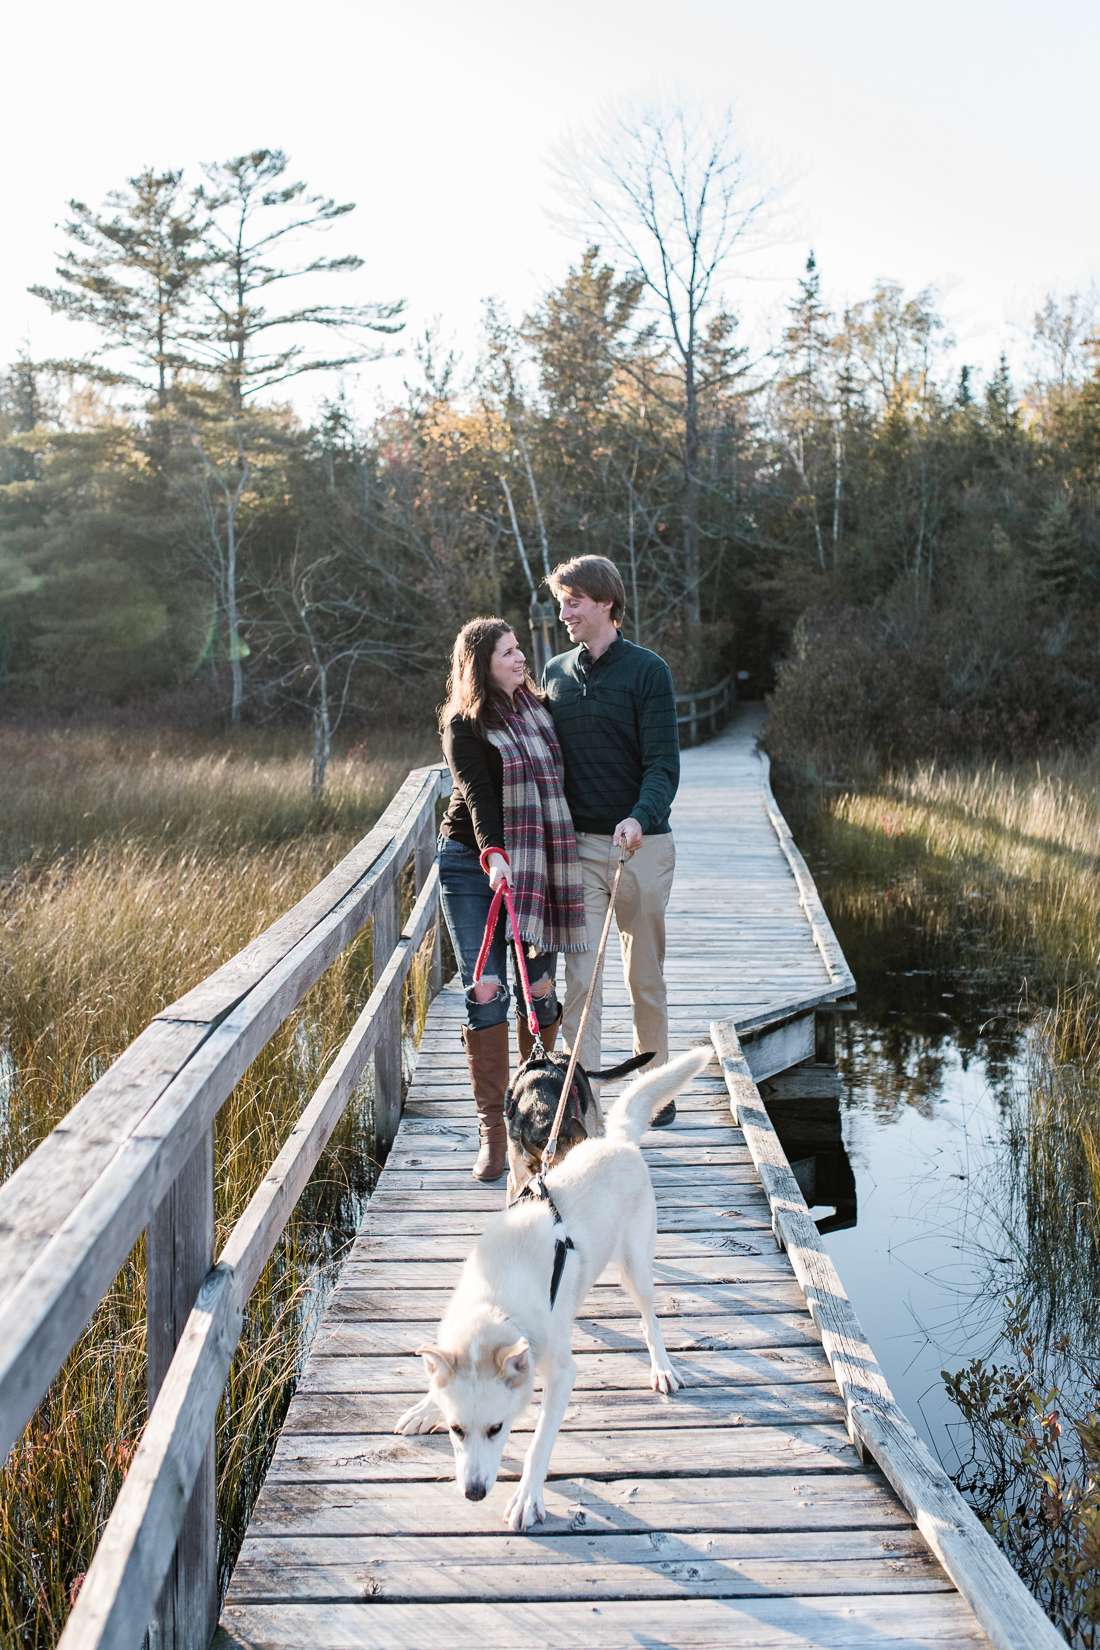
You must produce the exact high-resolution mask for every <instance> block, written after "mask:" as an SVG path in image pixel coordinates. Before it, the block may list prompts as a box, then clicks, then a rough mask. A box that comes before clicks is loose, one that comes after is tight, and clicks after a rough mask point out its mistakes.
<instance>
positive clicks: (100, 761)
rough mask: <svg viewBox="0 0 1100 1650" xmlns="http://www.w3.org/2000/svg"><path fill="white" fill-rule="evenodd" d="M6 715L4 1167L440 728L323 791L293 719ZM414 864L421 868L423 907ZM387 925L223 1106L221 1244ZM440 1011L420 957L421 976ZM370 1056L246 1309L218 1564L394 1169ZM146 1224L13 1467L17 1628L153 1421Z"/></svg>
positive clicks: (0, 1033)
mask: <svg viewBox="0 0 1100 1650" xmlns="http://www.w3.org/2000/svg"><path fill="white" fill-rule="evenodd" d="M176 743H177V748H172V742H171V741H167V740H165V741H160V742H159V743H158V742H157V741H156V740H154V739H151V738H149V737H146V736H133V737H132V736H127V737H118V736H115V735H108V734H99V733H94V732H91V733H90V732H87V731H81V732H79V733H74V734H66V733H64V732H56V733H49V734H39V733H35V734H26V733H18V734H17V733H13V732H12V731H11V730H6V729H5V730H2V731H0V786H2V788H3V794H4V798H5V806H4V810H3V817H2V819H0V870H2V873H3V884H2V886H0V1054H2V1056H3V1062H2V1064H0V1174H2V1175H3V1176H5V1177H6V1176H7V1175H9V1174H10V1173H11V1172H12V1171H13V1170H14V1169H15V1168H16V1167H17V1166H18V1164H19V1163H20V1162H22V1160H23V1159H24V1158H25V1157H26V1156H27V1154H28V1153H29V1152H31V1151H32V1150H33V1149H34V1147H35V1146H36V1145H37V1144H38V1142H39V1141H40V1140H41V1139H43V1138H44V1136H45V1135H46V1134H47V1133H48V1132H49V1131H50V1129H51V1128H53V1127H54V1126H55V1125H56V1123H57V1122H58V1121H59V1120H60V1119H61V1118H62V1117H63V1116H64V1115H65V1113H66V1112H67V1111H68V1110H69V1109H70V1108H71V1107H72V1106H73V1105H74V1104H75V1103H76V1102H77V1100H79V1099H80V1097H81V1096H82V1095H83V1094H84V1093H85V1092H86V1090H87V1089H88V1088H89V1087H90V1085H91V1084H92V1082H94V1081H95V1079H96V1078H97V1077H98V1076H100V1075H101V1074H102V1072H103V1071H105V1070H106V1069H107V1067H108V1066H109V1065H110V1064H111V1062H112V1061H113V1060H114V1059H116V1058H117V1056H118V1055H119V1054H120V1053H121V1052H122V1050H123V1049H124V1048H125V1047H126V1046H127V1044H128V1043H129V1042H131V1041H132V1040H133V1038H134V1037H136V1036H137V1034H138V1033H139V1032H140V1031H141V1030H142V1028H143V1027H144V1026H145V1025H146V1024H147V1023H148V1022H149V1020H150V1019H152V1018H153V1016H154V1015H155V1014H157V1013H158V1012H159V1011H160V1010H161V1009H162V1008H164V1006H165V1005H166V1004H168V1003H170V1002H172V1001H173V1000H174V999H175V998H176V997H178V996H180V995H181V994H182V993H183V992H184V991H186V990H188V989H189V988H190V987H191V986H193V985H195V984H197V983H198V982H199V981H200V980H202V979H204V978H205V977H206V976H207V975H208V974H210V973H211V972H212V971H213V970H214V969H215V968H217V967H218V966H219V965H220V964H221V963H222V962H224V961H225V960H226V959H228V958H229V957H231V956H233V955H234V953H235V952H237V951H238V950H239V949H240V948H241V947H242V946H243V945H245V944H246V943H247V942H248V941H249V940H250V939H252V938H253V937H254V936H255V935H256V934H258V933H260V932H262V931H263V930H264V929H265V928H266V927H267V926H268V925H269V924H270V923H272V922H273V921H274V920H275V919H276V918H277V917H278V916H279V915H281V913H282V912H284V911H285V910H287V909H288V907H289V906H291V905H293V904H294V903H295V902H296V901H297V900H299V899H300V898H302V897H303V895H305V894H306V893H308V891H309V890H310V889H311V888H312V887H314V886H315V885H316V883H317V882H319V881H320V879H321V878H322V877H323V876H324V875H325V874H326V873H327V872H328V871H329V870H330V869H331V868H332V866H333V865H334V864H335V863H336V862H337V861H338V860H339V859H340V858H342V857H343V855H344V854H346V853H347V852H348V851H349V850H350V849H351V848H352V847H353V846H354V844H355V842H357V841H358V840H359V838H360V837H361V836H363V835H364V833H365V832H366V831H367V830H369V829H370V827H371V826H372V825H373V824H374V822H375V820H376V819H377V818H378V815H379V814H380V813H381V811H382V809H383V808H384V807H385V805H386V804H387V803H388V802H389V800H390V798H391V797H392V795H393V793H394V791H395V790H396V789H397V787H398V785H399V784H400V783H401V781H402V780H403V779H404V777H405V774H406V773H407V772H408V770H409V768H410V767H415V766H421V765H423V764H425V763H429V762H434V761H438V760H439V759H440V757H439V751H438V748H437V746H436V745H435V744H434V741H428V740H423V741H417V740H416V739H415V738H410V739H409V741H408V743H407V745H406V746H405V747H402V745H401V744H400V742H399V741H398V740H397V739H395V738H394V737H393V736H389V737H388V738H387V739H386V740H385V741H383V740H381V739H380V740H379V741H378V743H377V745H376V746H375V747H373V748H372V752H371V753H370V756H369V759H368V760H361V759H359V758H356V759H354V760H344V761H340V762H334V763H333V766H332V767H331V768H330V775H329V779H328V783H327V785H326V790H325V796H324V799H323V802H322V803H320V804H317V803H315V802H313V801H312V799H311V797H310V792H309V778H310V763H309V760H308V758H305V757H303V756H300V755H297V754H295V753H294V752H293V751H292V750H291V749H290V748H289V747H288V745H287V742H286V741H285V740H279V739H273V738H259V737H241V738H240V739H238V740H236V741H235V742H234V745H233V746H232V748H228V749H219V750H217V751H211V750H209V749H205V750H204V749H201V748H199V743H198V741H196V740H194V739H187V740H179V741H177V742H176ZM411 897H412V891H411V886H410V887H407V888H405V889H404V891H403V903H404V906H405V907H406V908H407V906H408V904H409V903H410V901H411ZM372 975H373V956H372V946H371V933H370V927H369V925H368V927H367V928H366V930H365V931H364V933H363V934H362V935H361V936H360V937H359V939H358V940H357V941H356V942H355V943H353V944H352V945H351V946H349V947H348V949H347V950H346V951H345V952H344V953H343V954H342V955H341V956H340V957H339V958H338V959H337V960H336V962H335V963H334V964H333V965H332V967H331V968H330V969H329V970H328V972H327V973H326V974H325V976H324V978H323V979H322V980H320V981H319V982H318V983H317V985H316V986H315V987H314V988H313V990H312V991H311V992H310V994H309V996H308V997H307V998H306V1000H305V1001H304V1003H303V1004H302V1005H301V1006H300V1007H299V1009H298V1010H296V1012H295V1013H294V1014H292V1015H291V1017H290V1018H289V1020H288V1021H287V1022H286V1024H285V1025H284V1026H283V1027H282V1028H281V1029H280V1030H279V1031H278V1032H277V1033H276V1034H275V1036H274V1037H273V1038H272V1040H271V1042H270V1043H269V1044H268V1045H267V1047H266V1048H265V1049H264V1050H263V1051H262V1053H261V1054H260V1055H259V1057H258V1058H257V1059H256V1060H255V1061H254V1063H253V1065H252V1066H251V1068H250V1069H249V1071H248V1072H247V1073H246V1075H245V1077H244V1078H243V1079H242V1081H241V1082H240V1083H239V1084H238V1086H237V1088H236V1089H235V1091H234V1093H233V1094H232V1095H231V1096H230V1098H229V1100H228V1101H227V1102H226V1104H225V1105H224V1106H223V1108H222V1110H221V1113H220V1115H219V1117H218V1122H217V1126H216V1187H217V1191H216V1205H217V1246H218V1247H219V1248H220V1247H221V1245H222V1244H223V1243H224V1241H225V1239H226V1236H227V1235H228V1233H229V1231H230V1229H231V1228H232V1226H233V1224H234V1222H235V1221H236V1220H237V1219H238V1218H239V1216H240V1214H241V1213H242V1212H243V1210H244V1207H245V1205H246V1203H247V1201H248V1199H249V1197H250V1196H251V1195H252V1193H253V1192H254V1191H255V1189H256V1187H257V1185H258V1184H259V1181H260V1179H261V1178H262V1176H263V1174H264V1173H265V1172H266V1170H267V1168H268V1167H269V1165H270V1164H271V1162H272V1160H273V1158H274V1157H275V1156H276V1154H277V1152H278V1150H279V1148H280V1146H281V1145H282V1143H283V1141H284V1140H285V1139H286V1137H287V1135H288V1133H289V1131H290V1129H291V1127H292V1126H293V1123H294V1121H295V1119H296V1118H297V1116H298V1114H299V1113H300V1111H301V1109H302V1107H303V1105H304V1104H305V1102H306V1100H307V1099H308V1097H309V1095H310V1093H311V1091H312V1090H313V1088H315V1086H316V1084H317V1083H318V1082H319V1080H320V1078H321V1076H322V1074H323V1072H324V1069H325V1067H326V1066H327V1065H328V1063H329V1061H330V1060H331V1058H332V1056H333V1054H334V1053H335V1051H336V1049H337V1048H338V1047H339V1045H340V1043H341V1042H342V1040H343V1039H344V1038H345V1037H346V1036H347V1034H348V1032H349V1031H350V1030H351V1027H352V1025H353V1023H354V1020H355V1018H356V1015H357V1014H358V1012H359V1010H360V1008H361V1007H362V1005H363V1002H364V1001H365V1000H366V997H367V995H368V994H369V991H370V987H371V980H372ZM407 999H408V1011H407V1014H408V1020H409V1024H410V1029H411V1030H414V1031H415V1034H416V1035H418V1034H419V1030H420V1028H421V1027H422V1024H423V1017H424V1014H425V1013H426V1011H427V988H426V956H423V957H422V958H421V959H420V960H419V961H418V963H417V966H416V967H415V968H414V970H413V973H412V975H411V977H410V984H409V988H408V991H407ZM372 1154H373V1113H372V1092H371V1083H370V1077H369V1073H368V1074H367V1075H366V1076H365V1077H364V1079H363V1081H362V1082H361V1083H360V1085H359V1089H358V1091H357V1094H356V1096H355V1098H354V1099H353V1101H352V1103H351V1104H350V1105H349V1107H348V1110H347V1112H346V1113H345V1116H344V1119H343V1121H342V1123H341V1124H340V1126H339V1127H338V1129H337V1130H336V1132H335V1134H334V1136H333V1139H332V1141H331V1142H330V1144H329V1146H328V1148H327V1150H326V1152H325V1155H324V1157H323V1158H322V1160H321V1163H320V1164H319V1165H318V1168H317V1170H316V1172H315V1174H314V1176H313V1177H312V1179H311V1181H310V1184H309V1186H308V1188H307V1190H306V1192H305V1194H304V1196H303V1198H302V1199H301V1201H300V1203H299V1205H298V1208H297V1210H296V1212H295V1214H294V1216H293V1217H292V1220H291V1222H290V1224H289V1225H288V1227H287V1230H286V1232H285V1234H284V1236H283V1239H282V1240H281V1242H280V1243H279V1245H278V1246H277V1247H276V1249H275V1252H274V1253H273V1255H272V1257H271V1259H270V1261H269V1262H268V1265H267V1267H266V1268H265V1271H264V1274H263V1276H262V1277H261V1279H260V1282H259V1284H258V1285H257V1288H256V1291H255V1293H254V1295H253V1298H252V1301H251V1303H250V1306H249V1310H248V1312H247V1314H246V1319H245V1327H244V1333H243V1335H242V1340H241V1345H240V1347H239V1349H238V1353H237V1356H236V1357H235V1359H234V1362H233V1367H232V1370H231V1373H230V1377H229V1382H228V1384H227V1387H226V1393H225V1396H224V1398H223V1401H222V1408H221V1412H220V1415H219V1427H218V1468H219V1473H218V1477H219V1482H218V1510H219V1548H220V1551H219V1570H220V1572H221V1577H222V1581H223V1585H224V1583H225V1582H226V1581H227V1580H228V1574H229V1569H230V1567H231V1565H232V1562H233V1560H234V1558H235V1556H236V1551H237V1547H238V1546H239V1542H240V1538H241V1536H242V1534H243V1531H244V1527H245V1524H246V1522H247V1519H248V1516H249V1514H250V1512H251V1507H252V1504H253V1501H254V1499H255V1496H256V1493H257V1491H258V1489H259V1485H260V1483H261V1481H262V1477H263V1473H264V1471H265V1470H266V1466H267V1462H268V1460H269V1459H270V1454H271V1450H272V1448H273V1447H274V1443H275V1439H276V1436H277V1429H278V1425H279V1423H280V1422H281V1419H282V1416H283V1414H284V1413H285V1410H286V1405H287V1404H288V1402H289V1400H290V1397H291V1394H292V1392H293V1388H294V1383H295V1381H296V1378H297V1373H298V1370H299V1368H300V1365H301V1362H302V1359H303V1357H304V1353H305V1350H306V1348H307V1346H308V1338H309V1332H310V1330H311V1328H312V1326H313V1325H314V1324H315V1322H316V1320H317V1317H318V1315H319V1312H320V1309H321V1307H322V1306H323V1303H324V1300H325V1298H326V1294H327V1290H328V1288H329V1287H330V1285H331V1281H332V1279H333V1276H334V1273H335V1268H336V1265H337V1263H338V1261H339V1259H340V1257H341V1255H342V1253H343V1251H344V1249H345V1248H346V1246H347V1243H348V1242H349V1241H350V1237H351V1236H352V1234H353V1233H354V1231H355V1229H356V1226H357V1225H358V1220H359V1218H360V1215H361V1211H362V1208H363V1204H364V1202H365V1200H366V1199H367V1198H368V1197H369V1195H370V1191H371V1189H372V1187H373V1184H374V1179H375V1176H376V1174H377V1165H376V1164H375V1163H374V1161H373V1156H372ZM145 1414H146V1404H145V1276H144V1239H143V1240H142V1241H141V1242H139V1244H138V1245H137V1247H136V1248H135V1250H134V1253H133V1255H132V1256H131V1258H130V1261H129V1263H128V1264H127V1266H126V1267H125V1268H124V1270H123V1271H122V1273H120V1275H119V1277H118V1279H117V1280H116V1282H115V1284H114V1286H113V1288H112V1290H111V1291H110V1293H109V1295H108V1297H107V1299H106V1300H105V1301H104V1302H103V1304H102V1305H101V1306H100V1308H99V1310H98V1311H97V1313H96V1315H95V1317H94V1318H93V1320H92V1322H91V1324H90V1325H89V1328H88V1329H87V1331H86V1332H85V1334H84V1336H83V1337H82V1338H81V1341H80V1343H79V1344H78V1346H77V1347H76V1348H75V1349H74V1351H73V1353H72V1354H71V1356H70V1357H69V1359H68V1361H67V1363H66V1365H65V1368H64V1369H63V1371H62V1373H61V1374H60V1375H59V1377H58V1379H57V1380H56V1381H55V1382H54V1384H53V1386H52V1387H51V1390H50V1392H49V1394H48V1395H47V1397H46V1399H45V1400H44V1402H43V1404H42V1405H41V1406H40V1408H39V1410H38V1412H37V1414H36V1415H35V1417H34V1419H33V1421H32V1422H31V1424H30V1426H29V1427H28V1429H27V1431H26V1433H25V1434H24V1437H23V1439H22V1440H21V1441H20V1443H19V1444H18V1445H17V1446H16V1448H15V1449H14V1451H13V1452H12V1455H11V1457H10V1458H9V1460H8V1462H7V1465H6V1466H5V1468H4V1469H3V1473H2V1475H0V1644H2V1645H3V1646H4V1647H5V1650H7V1647H9V1646H10V1647H13V1650H14V1647H15V1646H19V1647H20V1650H24V1647H27V1650H29V1647H34V1650H39V1647H40V1646H41V1647H44V1646H47V1645H52V1644H54V1643H56V1640H57V1637H58V1635H59V1633H60V1631H61V1628H62V1626H63V1625H64V1620H65V1617H66V1615H67V1613H68V1611H69V1609H70V1608H71V1604H72V1600H73V1598H74V1597H75V1595H76V1591H77V1589H78V1586H79V1580H80V1578H81V1577H82V1575H83V1573H84V1572H85V1571H86V1570H87V1568H88V1565H89V1563H90V1561H91V1557H92V1553H93V1552H94V1549H95V1545H96V1542H97V1540H98V1538H99V1535H100V1534H101V1532H102V1528H103V1525H104V1523H105V1521H106V1519H107V1517H108V1516H109V1514H110V1510H111V1507H112V1505H113V1502H114V1499H115V1496H116V1495H117V1492H118V1488H119V1485H120V1484H121V1481H122V1478H123V1476H124V1474H125V1470H126V1466H127V1464H128V1461H129V1459H130V1456H131V1454H132V1452H133V1449H134V1447H135V1445H136V1442H137V1440H138V1437H139V1436H140V1432H141V1428H142V1426H143V1425H144V1422H145Z"/></svg>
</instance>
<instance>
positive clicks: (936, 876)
mask: <svg viewBox="0 0 1100 1650" xmlns="http://www.w3.org/2000/svg"><path fill="white" fill-rule="evenodd" d="M819 830H820V839H819V845H820V849H821V851H822V853H823V854H824V856H825V858H826V859H827V861H828V862H829V863H830V864H831V865H834V866H837V867H842V868H843V872H842V877H841V882H842V883H843V884H844V885H843V886H841V884H840V883H838V884H837V886H836V887H835V890H834V898H835V899H836V900H837V901H838V903H839V906H840V908H841V909H842V910H843V911H844V912H845V913H848V912H850V913H851V915H853V916H856V915H859V916H860V917H862V918H864V919H865V920H867V921H870V922H872V923H873V922H874V921H875V920H876V915H875V913H876V911H877V912H879V913H880V917H879V918H878V919H877V920H885V919H887V918H888V916H889V912H890V908H891V902H892V903H893V905H894V907H896V906H897V905H898V904H899V903H902V902H905V901H908V902H909V903H910V905H911V906H912V909H913V911H914V914H915V915H916V914H918V913H919V918H920V921H921V924H922V926H924V927H925V928H926V932H928V934H929V936H930V937H931V938H935V937H937V935H939V934H942V935H944V936H945V937H946V936H949V935H950V934H951V933H952V932H955V931H957V930H958V926H959V924H960V922H963V923H964V924H965V922H966V920H967V919H966V913H967V911H968V910H969V911H971V912H972V913H973V915H974V917H975V918H976V919H978V920H980V924H981V926H982V927H983V929H984V930H985V931H986V932H987V934H989V935H990V936H992V937H994V938H995V939H996V942H997V944H998V945H999V946H1000V948H1001V949H1002V950H1003V952H1004V953H1005V954H1006V955H1009V956H1017V957H1019V959H1020V960H1021V963H1022V964H1023V966H1024V968H1025V969H1030V970H1031V971H1032V974H1033V980H1032V984H1033V985H1034V988H1035V989H1036V990H1037V991H1038V992H1039V994H1040V995H1045V996H1047V997H1048V998H1049V999H1051V1000H1053V999H1054V998H1056V996H1057V993H1058V991H1059V990H1061V989H1064V988H1065V987H1067V986H1072V987H1078V988H1083V989H1085V990H1087V991H1088V992H1089V993H1090V994H1094V995H1096V994H1100V878H1098V875H1097V872H1098V870H1100V763H1098V762H1089V761H1085V760H1083V759H1065V760H1061V761H1059V762H1057V763H1055V764H1052V765H1051V766H1049V767H1037V766H1036V765H1035V764H1030V765H1028V766H1026V767H1019V768H1014V769H998V768H997V767H996V766H992V767H985V768H972V769H965V768H947V769H942V768H939V767H937V766H936V765H934V764H930V765H927V766H924V767H918V768H915V769H912V770H909V771H907V772H899V773H891V774H887V775H885V776H884V777H882V778H880V779H877V780H875V781H873V782H871V783H869V784H867V785H864V786H861V787H860V788H859V789H858V790H851V791H847V792H845V793H842V794H840V795H838V796H835V797H833V798H831V799H830V800H828V801H827V802H826V803H825V805H824V807H823V811H822V817H821V821H820V825H819Z"/></svg>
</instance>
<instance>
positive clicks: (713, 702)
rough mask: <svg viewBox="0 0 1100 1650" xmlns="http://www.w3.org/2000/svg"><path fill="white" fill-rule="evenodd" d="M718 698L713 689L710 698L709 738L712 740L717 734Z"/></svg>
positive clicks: (716, 692)
mask: <svg viewBox="0 0 1100 1650" xmlns="http://www.w3.org/2000/svg"><path fill="white" fill-rule="evenodd" d="M718 697H719V696H718V691H717V689H715V691H714V692H713V693H712V694H711V696H710V736H711V738H712V739H713V738H714V735H715V734H716V733H717V732H718Z"/></svg>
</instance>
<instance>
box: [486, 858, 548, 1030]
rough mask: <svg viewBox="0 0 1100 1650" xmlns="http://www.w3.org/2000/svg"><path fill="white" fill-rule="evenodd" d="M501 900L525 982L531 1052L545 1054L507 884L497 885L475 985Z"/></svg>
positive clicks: (494, 931) (521, 977)
mask: <svg viewBox="0 0 1100 1650" xmlns="http://www.w3.org/2000/svg"><path fill="white" fill-rule="evenodd" d="M501 900H503V901H504V903H505V904H506V905H507V907H508V919H509V921H510V922H511V924H512V948H513V951H514V953H515V957H516V961H517V964H518V966H519V977H520V979H521V980H522V982H523V1000H524V1002H525V1003H526V1004H527V1029H528V1031H529V1032H530V1033H531V1036H532V1037H533V1038H534V1040H535V1046H534V1048H533V1049H532V1050H531V1052H532V1054H536V1053H537V1054H540V1055H541V1054H543V1053H544V1052H545V1050H544V1049H543V1046H542V1032H541V1031H540V1029H539V1021H538V1015H537V1014H536V1013H535V1005H534V1003H533V1002H532V1001H531V986H530V982H529V981H528V978H527V960H526V958H525V957H524V955H523V941H522V940H521V939H520V936H519V924H518V923H517V921H516V908H515V906H514V905H513V904H512V890H511V888H510V887H509V886H508V883H507V882H501V883H498V884H497V891H496V893H495V894H494V895H493V903H492V904H491V905H490V907H489V920H488V921H487V922H486V924H485V938H484V939H483V940H482V942H481V950H480V951H479V952H478V954H477V962H476V963H475V964H474V984H475V985H477V983H478V981H479V980H480V979H481V976H482V974H484V972H485V963H486V960H487V958H488V956H489V947H490V946H491V945H492V943H493V935H494V934H495V933H496V926H497V917H498V916H499V914H500V902H501Z"/></svg>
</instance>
